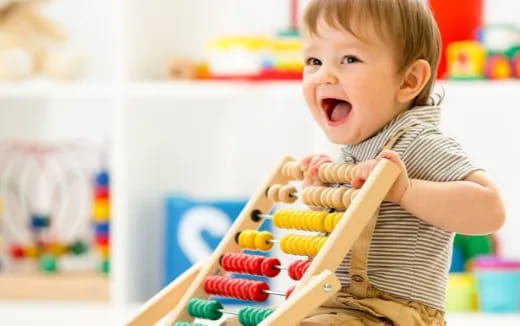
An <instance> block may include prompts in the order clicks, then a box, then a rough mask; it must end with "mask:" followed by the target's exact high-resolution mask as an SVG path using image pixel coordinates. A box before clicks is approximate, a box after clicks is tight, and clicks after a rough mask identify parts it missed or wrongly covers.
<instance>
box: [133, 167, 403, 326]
mask: <svg viewBox="0 0 520 326" xmlns="http://www.w3.org/2000/svg"><path fill="white" fill-rule="evenodd" d="M355 168H356V166H355V165H352V164H343V163H325V164H323V165H322V166H321V167H320V169H319V177H320V179H321V180H322V181H323V182H325V183H350V182H351V179H352V176H353V174H354V169H355ZM399 173H400V171H399V168H398V167H397V166H396V165H395V164H393V163H392V162H390V161H388V160H386V159H382V160H381V161H380V162H379V163H378V164H377V166H376V167H375V169H374V171H373V172H372V173H371V175H370V177H369V178H368V179H367V180H366V182H365V183H364V185H363V187H362V188H361V189H359V190H354V189H352V188H347V187H340V188H332V187H306V188H305V190H304V191H303V194H302V201H303V203H304V204H306V205H308V206H312V207H322V208H334V209H346V211H345V212H333V213H329V212H327V211H316V210H309V211H303V210H288V209H283V210H282V209H280V210H278V211H276V212H275V213H274V215H272V216H269V215H267V213H268V212H270V210H271V209H272V207H273V205H274V203H275V202H276V201H283V202H286V203H291V202H294V201H295V200H296V199H297V191H296V188H295V187H293V186H291V185H288V183H289V182H290V181H291V180H302V179H303V171H302V170H301V169H300V166H299V164H298V162H296V161H294V159H292V158H290V157H285V158H283V159H282V160H281V162H280V163H279V164H278V165H277V166H276V168H275V170H274V172H273V173H272V175H271V176H270V177H269V178H268V180H267V182H266V183H265V184H264V185H263V186H262V187H261V188H260V189H259V190H258V191H257V192H256V194H255V195H254V196H253V197H252V198H251V199H250V201H249V202H248V203H247V205H246V206H245V208H244V209H243V210H242V212H241V214H240V215H239V217H238V218H237V219H236V221H235V222H234V224H233V225H232V227H231V229H230V230H229V231H228V233H227V234H226V235H225V236H224V238H223V239H222V241H221V242H220V244H219V246H218V247H217V248H216V250H215V251H214V252H213V254H212V255H211V256H210V257H209V258H208V259H207V260H205V261H202V262H199V263H197V264H195V265H194V266H193V267H191V268H190V269H189V270H187V271H186V272H184V273H183V274H182V275H181V276H179V277H178V278H177V279H176V280H174V281H173V282H172V283H171V284H169V285H168V286H167V287H166V288H164V289H163V290H162V291H161V292H159V293H158V294H157V295H155V296H154V297H153V298H152V299H150V301H149V302H147V304H146V305H145V306H144V307H143V308H142V309H141V311H140V312H138V314H137V315H136V316H134V317H133V318H132V319H131V320H130V321H129V322H128V323H127V324H126V325H128V326H150V325H154V324H155V323H156V322H157V321H159V320H160V319H162V318H164V317H165V316H167V317H166V318H165V319H166V322H167V325H175V326H188V325H201V324H193V323H192V321H193V320H194V318H202V319H210V320H218V319H220V318H221V317H222V315H223V314H229V313H231V314H236V315H238V320H239V321H240V323H241V324H242V325H244V326H256V325H260V326H266V325H273V326H288V325H296V324H298V322H300V321H301V320H302V319H303V318H304V317H305V316H306V315H307V314H308V313H310V312H311V311H312V310H314V309H316V308H317V307H319V306H320V305H321V304H322V303H324V302H325V301H326V300H327V299H329V298H330V297H331V296H333V295H334V294H335V293H336V292H337V291H339V289H340V288H341V285H340V282H339V280H338V279H337V278H336V276H335V274H334V272H335V270H336V269H337V267H338V266H339V264H340V263H341V261H342V260H343V258H344V257H345V255H346V254H347V253H348V251H349V250H350V249H351V248H352V246H353V245H354V242H355V240H356V239H357V238H358V237H359V235H360V234H361V232H362V231H363V229H364V228H365V226H366V225H367V224H368V222H369V221H370V220H371V218H372V217H373V215H374V213H375V212H376V210H377V208H378V207H379V205H380V204H381V202H382V201H383V199H384V198H385V196H386V194H387V192H388V191H389V189H390V187H391V186H392V184H393V183H394V182H395V180H396V178H397V176H398V175H399ZM268 218H271V219H272V220H273V224H274V225H275V226H277V227H279V228H284V229H298V230H304V231H314V232H322V233H323V232H329V236H328V237H327V236H323V235H301V234H286V235H284V236H283V237H282V238H281V239H280V240H279V241H276V240H274V238H273V235H272V234H271V233H269V232H266V231H262V232H260V231H257V229H258V228H259V227H260V225H261V223H262V221H263V220H265V219H268ZM275 243H279V245H280V249H281V250H282V251H283V252H285V253H287V254H293V255H301V256H311V257H314V258H313V259H312V260H297V261H295V262H293V263H292V264H290V266H289V267H288V268H287V270H288V273H289V276H290V277H291V278H292V279H294V280H298V283H297V285H296V287H295V288H294V289H290V290H289V291H287V292H286V293H279V292H276V291H271V290H270V289H269V286H268V284H267V283H266V282H262V281H251V280H245V279H236V278H231V277H228V276H226V275H225V274H226V273H227V272H233V273H242V274H251V275H263V276H267V277H274V276H276V275H278V273H279V272H280V270H281V269H285V268H283V267H282V266H281V263H280V261H279V260H278V259H276V258H274V257H271V258H266V257H262V256H256V255H246V254H241V253H240V252H241V251H242V250H243V249H251V250H262V251H268V250H270V249H271V248H272V247H273V245H274V244H275ZM270 294H280V295H285V296H286V298H287V301H286V304H285V305H283V306H282V307H280V308H277V309H262V308H253V307H245V308H242V309H241V310H240V311H239V312H238V313H234V312H230V311H226V310H224V308H223V306H222V305H221V304H220V303H219V302H218V301H215V300H208V298H209V297H210V296H211V295H215V296H224V297H233V298H236V299H241V300H250V301H257V302H261V301H264V300H266V299H267V297H268V296H269V295H270Z"/></svg>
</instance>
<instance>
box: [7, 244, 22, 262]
mask: <svg viewBox="0 0 520 326" xmlns="http://www.w3.org/2000/svg"><path fill="white" fill-rule="evenodd" d="M10 253H11V257H12V258H14V259H21V258H23V257H24V250H23V247H22V246H19V245H17V244H12V245H11V249H10Z"/></svg>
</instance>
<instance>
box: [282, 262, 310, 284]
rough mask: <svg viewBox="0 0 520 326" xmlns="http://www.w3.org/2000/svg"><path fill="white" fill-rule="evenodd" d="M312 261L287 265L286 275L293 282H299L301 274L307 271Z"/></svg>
mask: <svg viewBox="0 0 520 326" xmlns="http://www.w3.org/2000/svg"><path fill="white" fill-rule="evenodd" d="M311 263H312V261H310V260H295V261H293V262H292V263H291V265H289V268H288V269H287V273H288V274H289V277H290V278H291V279H293V280H295V281H299V280H301V278H302V276H303V274H305V272H306V271H307V269H308V268H309V266H310V265H311Z"/></svg>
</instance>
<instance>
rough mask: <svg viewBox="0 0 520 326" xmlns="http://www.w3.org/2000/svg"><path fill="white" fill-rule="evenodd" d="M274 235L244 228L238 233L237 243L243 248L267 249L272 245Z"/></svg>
mask: <svg viewBox="0 0 520 326" xmlns="http://www.w3.org/2000/svg"><path fill="white" fill-rule="evenodd" d="M273 239H274V237H273V235H272V233H270V232H267V231H261V232H260V231H256V230H244V231H241V232H240V233H239V235H238V238H237V242H238V245H239V246H240V247H242V248H245V249H251V250H262V251H268V250H270V249H271V248H272V247H273V242H272V241H271V240H273Z"/></svg>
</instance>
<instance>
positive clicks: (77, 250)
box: [69, 241, 88, 256]
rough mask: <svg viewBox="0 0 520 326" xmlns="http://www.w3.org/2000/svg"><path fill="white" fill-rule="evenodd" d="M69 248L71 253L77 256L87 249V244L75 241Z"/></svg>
mask: <svg viewBox="0 0 520 326" xmlns="http://www.w3.org/2000/svg"><path fill="white" fill-rule="evenodd" d="M69 250H70V252H72V254H73V255H76V256H79V255H82V254H84V253H86V252H87V251H88V246H87V245H86V244H85V243H84V242H82V241H76V242H74V243H73V244H71V245H70V247H69Z"/></svg>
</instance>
